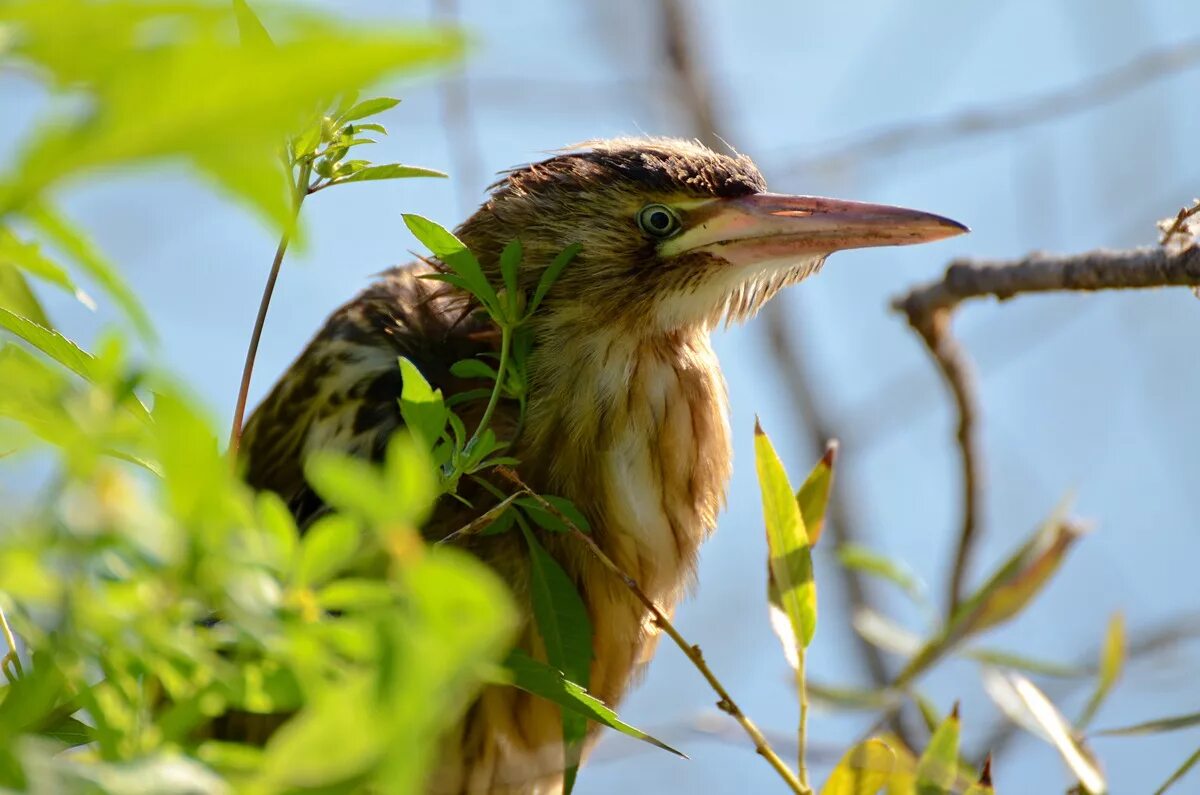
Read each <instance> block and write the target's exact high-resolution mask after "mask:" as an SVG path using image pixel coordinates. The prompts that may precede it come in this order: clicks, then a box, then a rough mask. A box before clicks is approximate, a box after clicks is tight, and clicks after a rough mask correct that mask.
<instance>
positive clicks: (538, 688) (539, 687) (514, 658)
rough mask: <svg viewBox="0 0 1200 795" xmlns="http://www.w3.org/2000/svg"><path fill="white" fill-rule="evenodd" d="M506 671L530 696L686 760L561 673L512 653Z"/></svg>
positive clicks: (521, 653) (507, 661) (516, 652)
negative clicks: (626, 720)
mask: <svg viewBox="0 0 1200 795" xmlns="http://www.w3.org/2000/svg"><path fill="white" fill-rule="evenodd" d="M504 667H505V668H506V669H507V670H508V671H509V672H511V673H512V675H513V680H512V682H511V684H512V685H513V687H519V688H520V689H522V690H524V691H526V692H527V693H533V694H534V695H535V696H541V697H542V698H544V699H547V700H549V701H553V702H554V703H555V704H558V705H559V706H560V707H565V708H566V709H568V710H571V711H573V712H576V713H578V714H580V715H583V716H585V717H587V718H588V719H590V720H593V721H595V722H596V723H599V724H601V725H603V726H607V727H609V728H610V729H616V730H617V731H619V732H620V733H621V734H624V735H626V736H628V737H633V738H634V739H637V740H643V741H644V742H647V743H650V744H651V745H653V746H656V747H658V748H661V749H663V750H664V751H670V752H671V753H673V754H675V755H676V756H679V757H682V758H684V759H687V756H686V755H685V754H683V753H681V752H679V751H676V750H675V749H674V748H672V747H671V746H669V745H667V744H666V743H664V742H662V741H661V740H658V739H656V738H654V737H651V736H650V735H649V734H646V733H645V732H644V731H642V730H641V729H636V728H634V727H633V726H630V725H629V724H628V723H625V722H624V721H622V720H621V719H619V718H618V717H617V714H616V713H615V712H613V711H612V710H611V709H609V708H608V707H606V706H604V704H603V703H602V702H601V701H600V700H598V699H597V698H596V697H595V696H592V695H590V694H588V692H587V691H586V690H584V689H583V688H582V687H580V686H579V685H578V684H576V683H575V682H571V681H569V680H568V679H566V678H564V677H563V675H562V672H560V671H557V670H555V669H554V668H551V667H550V666H548V665H546V664H545V663H540V662H538V661H537V660H535V659H533V658H532V657H529V656H528V655H526V654H525V653H524V652H521V651H519V650H515V651H513V652H512V653H511V654H510V655H509V657H508V659H507V660H506V661H505V663H504Z"/></svg>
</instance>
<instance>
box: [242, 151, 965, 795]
mask: <svg viewBox="0 0 1200 795" xmlns="http://www.w3.org/2000/svg"><path fill="white" fill-rule="evenodd" d="M965 231H967V228H966V227H965V226H963V225H962V224H960V223H958V222H956V221H952V220H950V219H948V218H944V217H941V216H938V215H933V214H930V213H925V212H919V211H915V210H910V209H904V208H899V207H891V206H886V205H878V204H867V203H860V202H851V201H842V200H836V199H828V198H820V197H809V196H793V195H786V194H778V193H771V192H768V191H767V186H766V181H765V180H764V178H763V176H762V174H761V172H760V171H759V169H758V168H757V167H756V166H755V164H754V162H753V161H752V160H751V159H750V158H749V157H747V156H746V155H743V154H740V153H737V152H717V151H714V150H713V149H710V148H708V147H706V146H704V145H702V144H700V143H699V142H696V141H688V140H680V139H671V138H658V137H639V138H616V139H604V140H593V141H588V142H585V143H583V144H579V145H575V146H572V147H570V148H567V149H563V150H558V151H555V152H553V153H551V155H550V156H549V157H548V158H546V159H544V160H542V161H540V162H536V163H532V164H529V165H525V166H521V167H517V168H514V169H511V170H509V171H507V172H502V173H501V175H500V178H499V180H498V181H497V182H495V184H493V185H492V186H491V187H490V189H489V193H488V195H487V198H486V200H485V201H484V202H483V204H482V205H481V206H480V208H479V209H478V210H477V211H476V212H475V213H474V214H472V215H471V216H470V217H469V218H467V219H466V221H464V222H463V223H462V224H461V225H460V226H458V227H457V228H456V229H455V234H456V235H457V236H458V238H459V239H460V240H461V241H462V242H463V243H464V244H465V245H466V246H467V247H468V248H469V249H470V251H471V252H473V253H474V255H475V256H476V258H477V259H478V260H479V262H480V264H481V266H482V268H483V270H484V272H485V274H486V275H487V276H488V277H489V280H490V281H491V282H492V283H493V284H501V283H502V281H501V275H500V272H499V260H500V255H501V252H502V251H503V250H504V247H505V246H506V245H507V244H508V243H509V242H510V241H511V240H514V239H516V240H519V241H520V242H521V245H522V250H523V254H524V256H523V258H522V266H521V270H520V272H519V274H518V289H519V290H521V291H525V292H527V293H530V292H532V291H533V290H534V289H535V287H536V285H537V284H538V281H539V279H540V277H541V275H542V273H543V271H544V270H545V268H546V267H547V265H548V264H549V263H551V262H552V261H553V260H554V258H555V256H556V255H558V254H559V253H560V252H561V251H563V250H564V249H565V248H567V247H568V246H574V245H578V247H579V248H578V253H577V254H576V256H575V257H574V259H573V260H571V262H570V263H569V265H567V266H566V268H565V269H564V270H563V271H562V273H561V274H560V275H559V276H558V278H557V280H556V281H555V282H554V284H553V286H552V288H551V289H550V291H549V293H548V294H547V295H546V297H545V299H544V301H543V302H542V303H541V304H540V305H539V306H538V308H537V310H536V312H535V313H534V314H533V315H532V317H531V318H530V319H529V321H528V322H529V328H530V335H531V339H532V347H531V349H530V353H529V355H528V361H527V370H528V403H527V406H526V409H525V416H524V419H523V421H521V422H518V409H517V407H516V405H515V404H514V405H507V403H502V404H501V405H500V407H499V408H498V409H497V411H496V413H495V419H494V420H493V422H492V425H493V427H494V428H495V429H496V433H497V436H498V437H499V438H501V439H508V440H509V447H508V450H507V451H506V453H507V454H509V455H511V456H513V457H515V458H516V459H517V460H518V461H519V462H520V463H519V465H517V469H518V470H519V472H520V476H521V477H522V478H523V480H524V481H525V482H526V483H527V484H528V485H529V486H530V487H531V488H532V489H533V490H535V491H537V492H540V493H548V494H554V495H561V496H563V497H565V498H567V499H569V500H571V501H572V502H573V503H574V504H575V506H576V507H577V508H578V509H579V511H580V512H581V513H582V514H583V516H584V517H585V518H586V519H587V521H588V523H589V524H590V527H591V533H592V537H593V539H594V540H595V542H596V544H598V545H599V547H600V548H601V549H602V550H603V551H604V552H605V554H606V555H607V556H608V557H609V558H611V560H612V561H613V562H615V563H616V565H617V566H618V567H619V568H620V569H621V570H622V571H623V572H625V573H626V574H628V575H629V576H630V577H632V578H633V579H634V580H636V581H637V583H639V584H640V586H641V588H642V590H643V591H644V593H645V594H646V595H647V596H649V597H650V598H651V599H653V600H654V601H655V602H656V603H657V605H659V606H660V607H661V608H662V609H663V610H664V611H667V612H668V613H669V612H670V611H672V610H673V609H674V608H675V606H676V605H677V603H678V602H679V600H680V599H681V597H682V596H684V595H685V594H686V593H687V592H688V591H689V589H690V587H691V586H692V584H693V580H694V577H695V573H696V566H697V556H698V552H699V549H700V546H701V544H702V543H703V542H704V541H705V539H707V538H708V537H709V535H710V534H711V533H712V532H713V530H714V528H715V526H716V522H717V515H718V512H719V511H720V510H721V509H722V506H723V504H724V501H725V490H726V484H727V483H728V480H729V478H730V473H731V461H732V451H731V442H730V437H731V432H730V426H729V420H728V414H729V406H728V399H727V394H726V384H725V380H724V377H723V375H722V371H721V367H720V364H719V362H718V360H717V357H716V354H715V353H714V350H713V346H712V342H711V334H712V332H713V331H714V329H716V328H717V327H718V326H719V325H720V324H721V323H722V322H725V323H732V322H740V321H744V320H747V319H749V318H750V317H752V316H753V315H754V314H755V313H756V312H757V311H758V310H759V309H760V308H761V307H762V306H763V305H764V304H765V303H766V302H767V301H768V300H770V299H771V298H772V297H773V296H775V295H776V294H777V293H778V292H779V291H780V290H782V289H783V288H785V287H787V286H789V285H793V284H796V283H798V282H800V281H802V280H804V279H806V278H807V277H809V276H811V275H813V274H815V273H816V272H818V271H819V270H820V269H821V267H822V265H823V264H824V262H825V259H826V257H827V256H828V255H830V254H832V253H833V252H835V251H840V250H843V249H852V248H862V247H870V246H891V245H907V244H914V243H924V242H932V241H936V240H940V239H943V238H947V237H950V236H953V235H958V234H961V233H963V232H965ZM439 270H440V266H439V263H437V262H436V261H432V260H430V259H422V260H419V261H417V262H415V263H412V264H409V265H404V266H400V267H397V268H394V269H391V270H389V271H386V272H384V273H383V274H381V276H380V278H379V279H378V280H377V281H375V282H374V283H373V284H371V285H370V286H369V287H367V288H366V289H365V290H364V291H363V292H361V293H360V294H359V295H358V296H356V297H355V298H353V299H352V300H350V301H349V302H348V303H346V304H345V305H343V306H342V307H341V308H339V309H337V310H336V311H335V312H333V314H332V315H331V316H330V317H329V319H328V320H327V322H326V323H325V325H324V327H323V328H321V329H320V331H319V332H318V333H317V334H316V336H315V337H314V338H313V339H312V341H311V342H310V343H309V344H308V346H307V347H306V348H305V349H304V350H303V352H302V353H301V354H300V355H299V357H298V358H297V359H296V360H295V362H294V363H293V364H292V365H291V366H290V367H289V368H288V369H287V370H286V371H285V372H284V374H283V375H282V377H281V378H280V379H279V381H278V382H277V384H276V385H275V386H274V388H273V389H272V390H271V391H270V393H269V394H268V395H267V397H266V398H265V399H264V400H263V401H262V403H261V405H259V406H258V408H257V409H256V411H255V412H254V414H253V415H252V417H251V418H250V420H249V421H248V423H247V426H246V431H245V436H244V439H243V446H242V450H243V456H244V459H245V461H244V465H245V470H244V471H245V478H246V480H247V481H248V483H249V484H250V485H251V486H252V487H254V488H256V489H260V490H270V491H274V492H276V493H277V494H279V495H280V496H281V497H282V498H283V499H284V500H285V501H286V502H287V504H288V506H289V508H290V509H291V511H292V512H293V514H294V515H295V516H296V519H297V521H298V523H299V524H300V525H301V527H303V526H304V525H305V524H307V523H309V522H311V521H312V519H313V518H314V517H316V516H319V515H320V514H321V513H322V512H324V511H325V510H328V509H327V508H326V506H324V505H323V503H322V501H321V499H320V497H319V496H318V495H317V493H316V492H315V491H314V490H313V489H312V487H311V486H310V485H309V484H308V482H307V481H306V480H305V476H304V461H305V460H306V459H307V457H308V456H310V455H312V454H313V453H314V452H317V451H321V450H337V451H341V452H344V453H348V454H351V455H356V456H361V457H364V458H368V459H378V458H380V457H381V456H382V455H383V453H384V451H385V448H386V445H387V442H388V439H389V438H390V437H391V436H392V435H393V433H395V432H396V431H397V430H399V429H400V428H402V426H403V418H402V416H401V413H400V410H399V407H398V398H399V396H400V392H401V389H402V387H403V382H402V377H401V372H400V370H399V368H398V367H397V357H398V356H403V357H406V358H407V359H409V360H410V361H411V362H412V363H413V364H414V365H415V366H416V367H417V369H418V370H419V371H420V372H421V374H422V375H423V376H424V378H425V379H426V380H427V381H428V382H429V383H430V384H431V385H432V386H433V387H435V388H438V389H441V390H442V391H443V393H444V394H446V395H453V394H456V393H461V392H462V391H464V390H467V389H470V388H474V387H478V386H479V384H478V382H473V381H471V380H470V379H465V378H462V377H459V376H458V375H456V374H455V373H454V372H452V371H451V365H452V364H453V363H454V362H456V361H458V360H460V359H466V358H472V357H478V356H479V355H481V354H488V353H493V352H494V351H495V350H496V345H497V342H496V339H497V336H496V334H495V333H490V332H494V328H493V326H492V324H491V322H490V320H489V319H488V317H487V316H486V314H485V313H484V312H482V311H481V310H480V309H479V308H478V306H477V305H476V304H473V303H472V302H471V301H470V300H469V296H466V295H465V294H464V293H461V292H459V291H458V290H457V288H455V287H452V286H448V285H446V284H445V283H442V282H439V281H434V280H430V279H428V278H425V277H428V276H429V275H431V274H435V273H437V272H439ZM464 421H465V422H467V424H468V427H471V426H470V422H471V420H469V419H468V418H467V417H464ZM477 514H478V509H476V513H475V515H477ZM471 516H472V514H471V513H470V509H468V508H467V507H466V506H464V505H463V503H462V502H461V501H458V500H453V499H446V498H443V499H442V500H441V501H440V502H439V504H438V506H437V507H436V509H435V511H434V514H433V517H432V518H431V519H430V520H429V522H428V523H427V525H426V526H425V527H423V528H422V533H423V535H424V536H425V538H427V539H429V540H430V541H431V542H432V541H439V540H445V539H447V537H448V536H450V535H451V534H452V532H453V531H454V530H455V529H456V528H458V527H461V526H462V525H463V524H465V523H466V522H467V521H469V520H470V518H471ZM540 540H541V541H542V543H543V545H544V546H545V548H546V549H547V551H548V552H549V553H550V554H551V555H552V556H553V557H554V558H555V559H556V560H557V561H558V562H559V564H560V565H561V566H562V567H563V569H564V570H565V571H566V572H567V573H568V575H569V576H570V578H571V579H572V580H573V581H574V583H575V585H576V586H577V588H578V590H579V593H580V595H581V597H582V599H583V601H584V604H585V606H586V608H587V611H588V615H589V617H590V619H591V623H592V626H593V655H594V656H593V661H592V665H591V671H590V683H589V690H590V692H591V693H592V694H593V695H595V696H596V697H597V698H599V699H600V700H601V701H603V702H605V703H606V704H609V705H615V704H617V703H618V702H619V701H620V700H621V698H622V696H624V695H625V694H626V692H627V690H628V689H629V688H630V686H631V684H632V683H633V682H634V681H635V680H636V679H637V677H638V675H639V673H640V672H641V671H642V670H643V669H644V667H645V665H646V664H647V662H648V661H649V659H650V657H651V656H652V655H653V651H654V646H655V641H656V637H657V628H656V626H655V625H654V622H653V621H652V620H651V616H650V614H649V613H648V612H647V609H646V608H645V606H644V605H643V604H642V603H641V602H640V601H638V600H637V599H636V598H635V597H634V596H633V595H632V594H631V592H630V591H629V590H628V589H627V588H626V585H625V584H624V583H623V582H622V581H621V580H620V579H619V578H617V577H615V576H613V575H612V574H611V573H610V572H609V571H607V570H606V569H604V568H603V567H602V565H601V564H600V563H599V562H598V561H597V560H596V559H595V558H594V557H593V556H591V555H589V554H588V553H587V552H586V551H585V550H583V549H582V548H581V546H580V545H579V544H578V543H572V541H574V539H572V538H570V537H569V536H566V535H564V534H550V533H546V534H543V535H542V536H541V537H540ZM449 541H450V542H451V543H454V544H456V545H458V546H461V547H462V548H464V549H466V550H467V551H469V552H470V553H472V554H474V555H476V556H478V557H479V558H480V559H481V560H483V561H484V562H485V563H487V564H488V565H490V566H491V567H492V568H493V569H494V570H495V571H496V572H497V573H498V574H499V575H500V577H501V578H502V579H503V580H504V581H505V582H506V583H507V585H508V586H509V588H510V589H511V590H512V592H513V594H514V596H515V598H516V600H517V602H518V605H519V607H520V609H521V612H522V617H523V618H522V627H521V629H520V630H519V636H518V639H517V641H516V644H517V646H518V647H519V648H522V649H524V650H525V651H527V652H529V653H530V654H533V655H535V656H536V655H537V654H538V653H539V650H540V649H541V646H540V640H539V638H538V636H537V630H536V627H535V626H534V622H533V620H532V608H531V606H530V603H529V587H528V581H529V563H528V552H527V550H526V548H525V546H524V544H523V542H522V539H521V537H520V535H519V534H516V533H502V534H496V535H471V536H468V537H465V538H451V539H449ZM592 729H593V730H594V729H595V725H594V724H593V725H592ZM563 754H564V752H563V748H562V734H561V724H560V718H559V713H558V709H557V707H556V706H555V705H553V704H551V703H550V702H548V701H544V700H541V699H539V698H537V697H536V696H532V695H529V694H527V693H524V692H522V691H519V690H517V689H515V688H511V687H505V686H501V685H495V686H488V687H486V688H485V689H484V690H483V692H482V694H481V695H480V696H479V697H478V699H477V701H476V702H475V703H474V705H473V706H471V707H470V709H469V710H468V711H467V713H466V716H465V718H464V719H463V720H462V722H461V723H460V725H458V726H457V727H455V728H454V729H453V730H452V731H451V732H450V733H449V734H448V735H447V736H446V737H445V738H443V741H442V745H441V751H440V758H439V760H438V762H437V764H436V767H435V771H434V773H433V775H432V777H431V779H430V783H429V791H430V792H437V793H557V792H561V789H562V780H563V770H564V768H565V766H566V760H565V758H564V755H563Z"/></svg>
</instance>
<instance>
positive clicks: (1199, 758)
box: [1154, 749, 1200, 795]
mask: <svg viewBox="0 0 1200 795" xmlns="http://www.w3.org/2000/svg"><path fill="white" fill-rule="evenodd" d="M1197 762H1200V749H1197V751H1196V752H1195V753H1194V754H1192V755H1191V756H1189V757H1188V758H1187V759H1185V760H1184V762H1183V764H1182V765H1180V766H1179V768H1178V769H1176V771H1175V772H1174V773H1172V774H1171V777H1170V778H1168V779H1167V780H1166V781H1164V782H1163V783H1162V786H1160V787H1159V788H1158V789H1156V790H1154V795H1163V793H1164V792H1166V791H1167V790H1169V789H1170V788H1171V787H1173V786H1175V784H1176V783H1178V782H1179V780H1180V779H1181V778H1183V777H1184V776H1186V775H1187V774H1188V771H1189V770H1191V769H1192V768H1193V767H1195V766H1196V763H1197Z"/></svg>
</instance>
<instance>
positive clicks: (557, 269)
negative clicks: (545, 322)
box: [525, 243, 583, 317]
mask: <svg viewBox="0 0 1200 795" xmlns="http://www.w3.org/2000/svg"><path fill="white" fill-rule="evenodd" d="M582 249H583V246H581V245H579V244H578V243H572V244H571V245H569V246H567V247H566V248H564V249H563V250H562V251H560V252H559V254H558V256H557V257H555V258H554V261H553V262H551V263H550V266H549V267H548V268H546V270H544V271H543V272H542V276H541V278H539V279H538V283H537V288H536V289H535V290H534V291H533V298H532V299H531V300H530V301H529V309H528V310H526V312H525V316H526V317H529V316H530V315H532V314H533V313H534V312H535V311H536V310H537V308H538V307H539V306H541V305H542V300H543V299H544V298H545V297H546V293H548V292H550V288H551V287H553V286H554V283H555V282H556V281H558V277H559V275H560V274H561V273H562V272H563V268H565V267H567V265H568V264H570V262H571V260H573V259H575V256H576V255H577V254H578V253H579V252H580V251H581V250H582Z"/></svg>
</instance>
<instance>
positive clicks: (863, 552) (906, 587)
mask: <svg viewBox="0 0 1200 795" xmlns="http://www.w3.org/2000/svg"><path fill="white" fill-rule="evenodd" d="M837 559H838V563H840V564H842V565H843V566H845V567H846V568H847V569H853V570H854V571H860V572H862V573H864V574H870V575H872V576H875V577H879V578H881V579H884V580H887V581H888V582H890V583H892V584H893V585H896V586H899V588H900V590H902V591H904V593H905V594H907V595H908V596H909V597H910V598H911V599H912V600H913V601H914V602H916V603H917V604H919V605H925V604H928V600H927V598H926V595H925V583H924V582H922V581H921V578H920V577H918V576H917V575H916V574H914V573H913V571H912V570H911V569H909V568H908V566H907V565H905V564H904V562H903V561H898V560H892V559H891V558H889V557H887V556H886V555H883V554H880V553H878V552H874V551H872V550H870V549H868V548H866V547H864V546H861V545H859V544H843V545H842V546H840V547H838V549H837Z"/></svg>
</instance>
